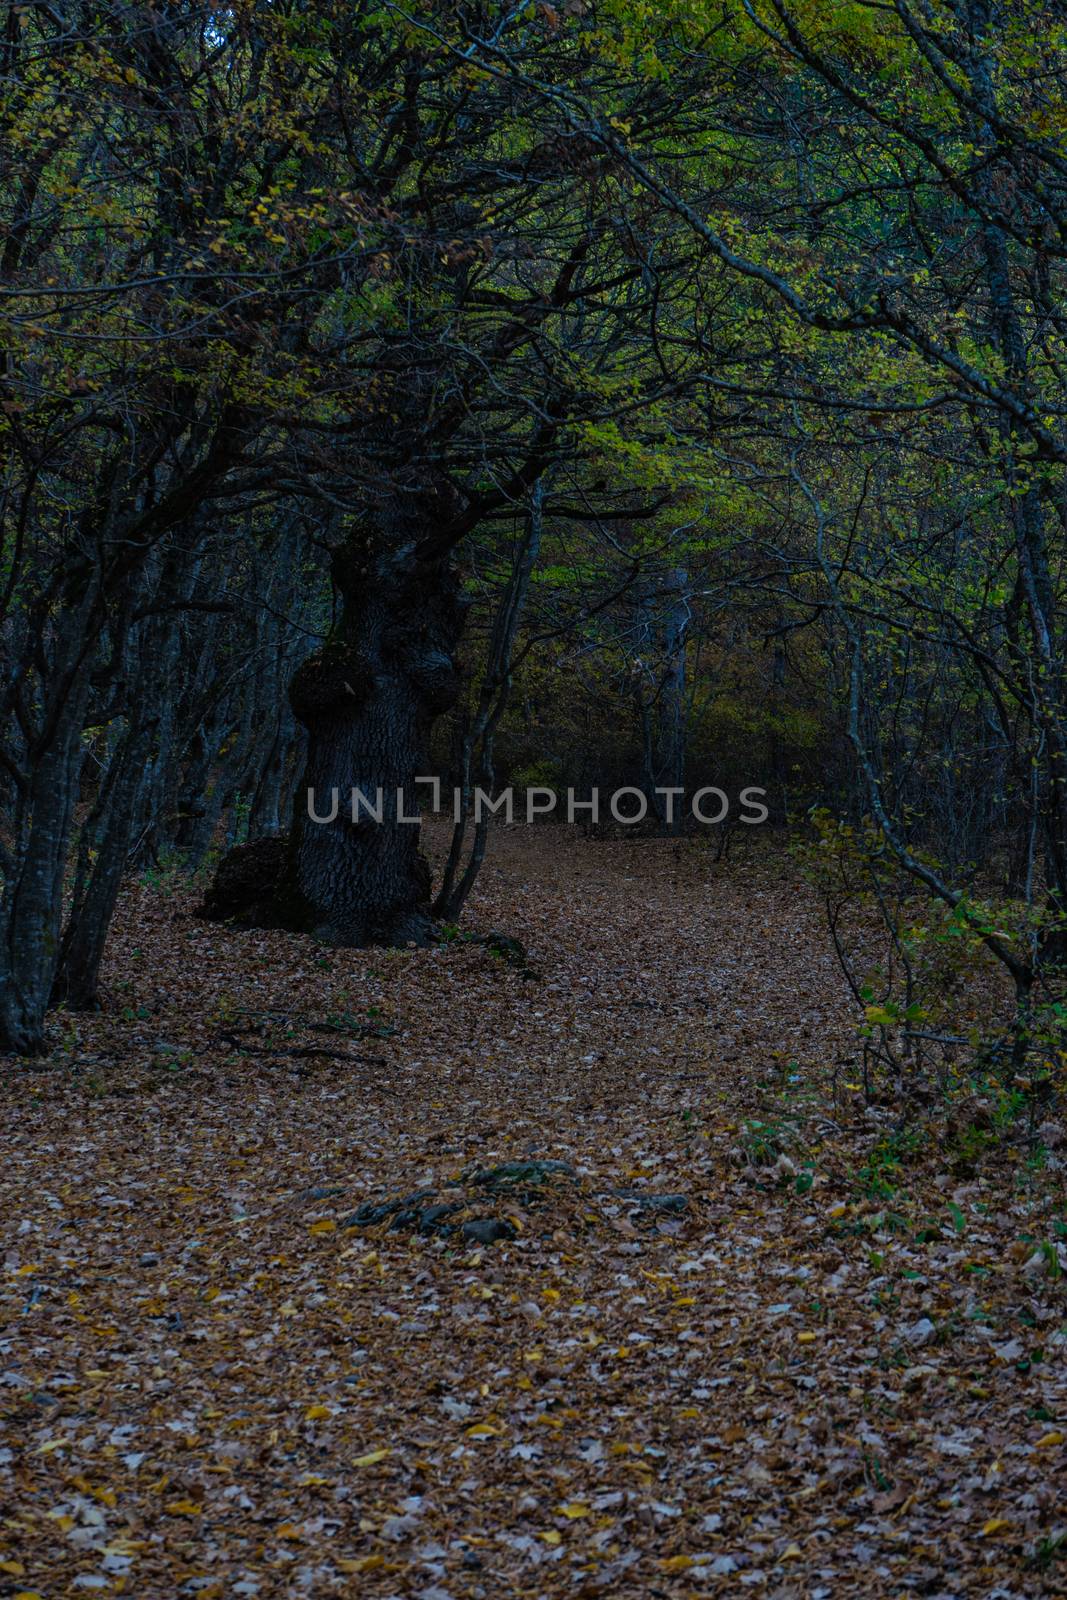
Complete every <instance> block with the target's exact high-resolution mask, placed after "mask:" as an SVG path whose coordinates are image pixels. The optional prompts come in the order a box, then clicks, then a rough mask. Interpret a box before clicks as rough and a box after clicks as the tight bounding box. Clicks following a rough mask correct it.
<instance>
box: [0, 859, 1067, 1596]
mask: <svg viewBox="0 0 1067 1600" xmlns="http://www.w3.org/2000/svg"><path fill="white" fill-rule="evenodd" d="M165 887H166V888H169V886H165ZM193 904H194V897H193V896H192V895H191V894H190V893H187V892H184V891H177V892H169V893H168V892H164V889H161V888H160V887H159V886H158V885H157V886H151V885H142V886H139V887H134V888H131V889H130V891H129V892H128V894H127V895H126V897H125V900H124V902H123V905H122V908H121V912H120V916H119V920H118V924H117V927H116V931H115V936H114V939H113V941H112V947H111V951H110V957H109V969H108V983H107V986H108V1003H107V1007H106V1010H105V1012H104V1013H103V1014H102V1015H101V1016H99V1017H89V1018H84V1017H77V1018H74V1017H60V1018H58V1019H57V1022H56V1049H55V1052H54V1054H53V1057H52V1058H51V1060H50V1061H48V1062H46V1063H44V1064H40V1065H35V1066H34V1067H32V1068H25V1069H20V1070H8V1071H7V1072H6V1073H5V1075H4V1079H3V1098H4V1105H5V1110H6V1114H7V1132H6V1139H5V1161H4V1167H3V1174H2V1191H3V1215H4V1217H5V1220H6V1226H5V1258H4V1279H3V1282H4V1309H5V1313H6V1316H5V1321H6V1331H5V1334H4V1338H3V1350H2V1362H0V1367H2V1369H3V1370H2V1384H3V1394H2V1398H0V1404H2V1408H3V1417H4V1440H3V1445H2V1447H0V1483H2V1486H3V1498H4V1510H3V1516H2V1522H0V1574H2V1575H3V1585H2V1586H0V1587H3V1590H4V1592H7V1593H9V1594H23V1595H27V1594H39V1595H41V1596H43V1597H45V1600H51V1597H53V1596H57V1595H67V1594H71V1595H76V1594H80V1593H82V1592H83V1591H86V1592H92V1591H97V1592H100V1593H102V1594H118V1593H125V1594H127V1595H137V1596H138V1597H139V1600H145V1597H156V1596H159V1597H164V1596H166V1597H170V1596H174V1595H189V1596H196V1597H199V1600H211V1597H214V1596H219V1597H222V1596H225V1597H229V1596H255V1595H259V1596H263V1597H265V1600H266V1597H269V1596H281V1595H294V1594H305V1593H306V1594H309V1595H313V1596H322V1595H328V1594H333V1593H337V1594H342V1593H344V1594H351V1593H357V1592H358V1593H359V1594H360V1596H364V1595H365V1596H367V1597H369V1600H374V1597H387V1596H388V1597H404V1600H407V1597H419V1600H468V1597H469V1600H482V1597H484V1600H500V1597H505V1596H509V1595H515V1596H518V1595H524V1596H543V1597H546V1600H549V1597H551V1600H554V1597H556V1596H559V1597H563V1596H567V1597H571V1596H597V1595H601V1596H605V1597H609V1600H647V1597H649V1596H664V1595H665V1596H670V1597H671V1600H675V1597H679V1600H680V1597H683V1596H697V1595H699V1596H706V1595H735V1594H737V1593H739V1592H741V1591H742V1590H745V1589H751V1590H752V1591H753V1592H755V1593H758V1594H765V1595H773V1596H778V1597H792V1596H796V1597H800V1596H804V1597H811V1600H818V1597H831V1596H832V1597H834V1600H837V1597H839V1596H844V1595H850V1596H851V1595H857V1596H858V1595H870V1596H880V1597H881V1596H890V1595H903V1594H911V1593H914V1594H923V1595H928V1596H937V1595H941V1596H943V1597H944V1596H962V1595H968V1596H970V1595H973V1596H982V1597H984V1600H985V1597H990V1596H992V1595H999V1596H1002V1597H1009V1596H1018V1597H1020V1600H1021V1597H1023V1596H1030V1595H1036V1594H1041V1593H1049V1594H1056V1593H1061V1592H1063V1591H1062V1587H1060V1586H1059V1585H1061V1584H1062V1575H1063V1570H1064V1566H1063V1559H1062V1552H1061V1551H1060V1549H1059V1546H1058V1541H1059V1540H1060V1538H1061V1537H1062V1534H1063V1532H1064V1528H1065V1523H1067V1514H1065V1512H1064V1507H1063V1504H1062V1499H1063V1485H1064V1482H1065V1467H1067V1456H1065V1443H1064V1437H1065V1435H1064V1428H1065V1426H1067V1333H1065V1328H1064V1322H1065V1312H1064V1305H1063V1296H1062V1288H1061V1281H1060V1279H1059V1276H1058V1274H1057V1273H1056V1272H1055V1269H1054V1266H1053V1264H1052V1263H1051V1262H1048V1263H1046V1264H1047V1267H1048V1270H1047V1271H1046V1270H1043V1269H1042V1270H1038V1269H1033V1268H1031V1267H1030V1263H1031V1262H1032V1261H1033V1260H1034V1259H1035V1255H1034V1251H1033V1249H1032V1247H1031V1246H1030V1244H1029V1243H1028V1242H1027V1241H1028V1239H1029V1238H1030V1236H1031V1235H1033V1236H1035V1237H1036V1236H1037V1234H1039V1233H1040V1231H1041V1228H1040V1223H1041V1221H1042V1218H1044V1219H1045V1220H1047V1214H1048V1207H1049V1205H1050V1203H1051V1202H1050V1199H1049V1184H1050V1183H1051V1184H1055V1183H1056V1182H1062V1178H1061V1176H1059V1169H1058V1167H1057V1164H1056V1162H1055V1161H1053V1163H1052V1168H1053V1170H1052V1171H1051V1172H1046V1173H1044V1174H1043V1176H1042V1183H1041V1184H1037V1183H1031V1184H1028V1183H1027V1182H1025V1181H1019V1182H1018V1183H1017V1185H1016V1187H1015V1188H1014V1189H1013V1188H1012V1186H1011V1182H1012V1180H1011V1178H1010V1177H1006V1178H1005V1179H1004V1180H1003V1181H1001V1178H1000V1177H998V1176H993V1177H988V1176H986V1177H982V1176H978V1177H971V1178H958V1177H954V1176H953V1174H952V1173H951V1172H946V1171H942V1170H940V1164H939V1161H938V1160H937V1158H936V1151H935V1152H934V1158H933V1159H932V1160H927V1161H926V1162H925V1164H924V1165H923V1166H922V1167H921V1168H920V1169H919V1170H917V1172H916V1174H915V1177H914V1183H913V1184H912V1187H911V1188H909V1190H908V1192H907V1193H906V1194H903V1193H902V1194H901V1195H900V1196H899V1197H897V1198H896V1199H894V1200H893V1201H891V1202H886V1201H885V1200H881V1201H879V1200H877V1199H872V1198H870V1197H869V1196H865V1195H864V1193H863V1192H862V1190H858V1189H857V1186H856V1182H855V1171H856V1168H857V1165H858V1164H859V1163H860V1162H861V1161H862V1160H863V1159H864V1155H865V1152H869V1150H870V1147H871V1145H872V1140H874V1139H875V1138H876V1137H877V1136H878V1134H879V1130H880V1128H881V1127H882V1125H883V1123H884V1124H886V1125H889V1124H890V1123H891V1122H892V1118H893V1114H892V1113H891V1112H890V1111H889V1110H888V1109H880V1108H877V1107H874V1108H867V1107H866V1106H865V1104H864V1101H863V1098H862V1096H859V1095H856V1096H854V1102H855V1103H854V1107H853V1108H852V1109H851V1110H849V1109H848V1107H847V1106H846V1107H845V1109H844V1110H842V1104H841V1098H840V1086H839V1084H838V1079H839V1077H840V1076H841V1071H840V1069H841V1064H842V1063H843V1062H847V1061H848V1060H849V1059H850V1057H851V1056H852V1055H854V1053H855V1028H854V1024H853V1020H852V1018H851V1016H850V1013H849V1011H848V1007H847V1003H846V998H845V996H844V995H843V993H842V985H841V981H840V978H839V976H838V974H837V971H836V968H835V966H834V961H833V956H832V952H831V950H830V949H829V947H828V943H827V939H826V935H825V931H824V929H823V927H822V926H821V924H820V920H819V910H818V906H817V905H816V904H815V903H814V902H813V900H812V898H811V897H810V895H809V894H808V892H807V891H806V890H804V889H803V888H802V887H801V886H800V885H798V884H797V883H796V881H795V880H794V878H793V877H792V875H791V873H790V869H789V868H788V866H783V865H782V864H781V863H779V862H777V861H775V860H774V859H771V858H765V857H763V856H762V855H757V856H754V857H753V858H752V859H748V860H742V861H741V862H739V863H738V864H737V865H733V864H728V865H720V864H716V863H714V862H713V861H712V859H711V856H710V854H709V853H708V852H707V851H705V850H703V849H701V848H699V847H698V846H696V845H686V846H684V847H680V848H679V847H676V846H675V845H674V844H672V843H670V842H648V841H644V842H641V843H631V842H629V841H625V842H621V843H613V844H608V843H601V844H592V843H586V842H582V841H580V840H578V839H576V838H574V837H572V836H571V835H570V834H568V833H567V832H565V831H564V830H557V829H552V830H549V829H544V830H535V831H533V832H532V833H517V832H516V833H514V834H513V833H510V832H509V833H501V835H500V837H499V839H498V841H497V852H496V856H495V858H494V860H493V861H492V863H491V865H490V866H489V867H487V869H486V871H485V873H484V875H483V879H482V881H481V883H480V885H479V890H478V895H477V899H476V903H475V904H474V905H473V906H472V918H473V920H474V922H475V924H476V925H477V926H479V927H482V928H499V929H502V930H503V931H504V932H506V933H507V934H508V935H513V936H517V937H518V938H520V939H521V940H522V941H523V942H524V944H525V945H526V947H527V951H528V962H529V965H528V966H526V967H519V966H516V965H514V964H511V965H509V964H508V962H506V961H504V960H502V959H500V957H499V955H496V954H494V952H493V949H492V948H491V946H487V945H485V944H482V945H476V944H473V943H464V942H462V941H459V940H456V941H453V942H452V943H450V944H448V945H446V946H443V947H442V948H439V949H436V950H432V951H402V952H386V951H333V950H330V951H324V950H323V949H322V948H321V947H319V946H317V945H315V944H313V943H312V942H311V941H309V940H304V939H298V938H292V937H289V936H286V935H282V934H242V933H237V932H234V931H231V930H227V929H223V928H219V927H214V926H208V925H206V924H202V923H199V922H197V921H196V920H194V919H193V918H192V917H191V915H190V911H191V907H192V905H193ZM531 972H533V973H536V974H537V975H538V976H531ZM850 1070H851V1069H850ZM844 1076H845V1077H846V1078H847V1077H848V1076H849V1072H846V1073H845V1074H844ZM832 1086H836V1088H837V1092H836V1094H835V1093H834V1092H833V1090H832ZM1005 1170H1006V1171H1008V1170H1010V1169H1005ZM1020 1241H1021V1243H1020Z"/></svg>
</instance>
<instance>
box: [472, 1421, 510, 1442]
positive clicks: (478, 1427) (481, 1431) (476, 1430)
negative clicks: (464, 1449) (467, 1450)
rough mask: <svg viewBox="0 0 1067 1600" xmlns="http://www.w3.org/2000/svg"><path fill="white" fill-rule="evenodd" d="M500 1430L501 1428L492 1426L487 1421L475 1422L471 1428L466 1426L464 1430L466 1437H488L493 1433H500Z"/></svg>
mask: <svg viewBox="0 0 1067 1600" xmlns="http://www.w3.org/2000/svg"><path fill="white" fill-rule="evenodd" d="M502 1431H503V1430H502V1429H500V1428H494V1427H493V1426H492V1425H491V1424H490V1423H488V1422H476V1423H475V1424H474V1426H473V1428H468V1429H467V1430H466V1433H467V1438H468V1439H489V1438H491V1437H492V1436H493V1435H494V1434H498V1433H501V1432H502Z"/></svg>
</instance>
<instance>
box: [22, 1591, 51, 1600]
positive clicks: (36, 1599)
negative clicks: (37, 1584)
mask: <svg viewBox="0 0 1067 1600" xmlns="http://www.w3.org/2000/svg"><path fill="white" fill-rule="evenodd" d="M15 1600H44V1595H43V1594H41V1593H40V1591H39V1590H37V1589H20V1590H19V1591H18V1593H17V1594H16V1595H15Z"/></svg>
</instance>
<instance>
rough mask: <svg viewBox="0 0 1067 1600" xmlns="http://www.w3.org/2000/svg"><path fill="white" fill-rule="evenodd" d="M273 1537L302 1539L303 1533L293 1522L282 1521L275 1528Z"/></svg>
mask: <svg viewBox="0 0 1067 1600" xmlns="http://www.w3.org/2000/svg"><path fill="white" fill-rule="evenodd" d="M274 1537H275V1538H276V1539H302V1538H303V1537H304V1535H303V1533H302V1532H301V1531H300V1529H299V1528H298V1527H297V1525H296V1523H295V1522H283V1523H282V1525H281V1527H280V1528H277V1529H275V1533H274Z"/></svg>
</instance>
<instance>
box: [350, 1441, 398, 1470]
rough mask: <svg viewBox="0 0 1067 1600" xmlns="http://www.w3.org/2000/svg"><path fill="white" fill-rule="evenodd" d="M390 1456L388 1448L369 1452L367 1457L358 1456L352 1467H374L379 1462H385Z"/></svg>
mask: <svg viewBox="0 0 1067 1600" xmlns="http://www.w3.org/2000/svg"><path fill="white" fill-rule="evenodd" d="M388 1454H389V1448H388V1446H386V1448H385V1449H384V1450H369V1451H368V1452H367V1454H366V1455H365V1456H357V1457H356V1459H355V1460H354V1461H353V1463H352V1465H353V1466H354V1467H373V1466H375V1465H376V1463H377V1462H379V1461H384V1460H385V1458H386V1456H387V1455H388Z"/></svg>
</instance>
